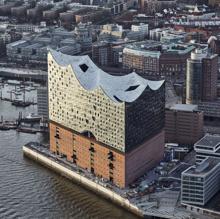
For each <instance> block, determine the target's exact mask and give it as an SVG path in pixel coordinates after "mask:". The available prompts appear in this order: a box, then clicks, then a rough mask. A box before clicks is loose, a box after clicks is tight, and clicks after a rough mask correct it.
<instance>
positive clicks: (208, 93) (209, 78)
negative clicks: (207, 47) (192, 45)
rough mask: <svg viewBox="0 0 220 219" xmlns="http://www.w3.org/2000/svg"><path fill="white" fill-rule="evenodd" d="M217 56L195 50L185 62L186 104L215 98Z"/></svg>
mask: <svg viewBox="0 0 220 219" xmlns="http://www.w3.org/2000/svg"><path fill="white" fill-rule="evenodd" d="M217 76H218V55H217V54H214V55H213V54H209V52H207V51H202V50H198V49H196V50H195V51H194V52H192V53H191V58H190V59H188V60H187V74H186V103H188V104H198V103H199V102H201V101H213V100H215V99H216V97H217Z"/></svg>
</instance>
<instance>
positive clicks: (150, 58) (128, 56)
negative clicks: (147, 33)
mask: <svg viewBox="0 0 220 219" xmlns="http://www.w3.org/2000/svg"><path fill="white" fill-rule="evenodd" d="M193 49H194V47H193V46H190V45H185V44H173V43H171V44H162V43H160V42H157V41H152V40H149V41H143V42H140V43H134V44H129V45H127V46H126V48H124V50H123V68H125V69H135V70H136V71H137V72H138V73H140V75H141V76H142V77H146V78H147V77H152V78H158V77H165V78H167V79H173V80H179V79H180V80H184V79H185V77H186V60H187V58H189V57H190V53H191V51H192V50H193Z"/></svg>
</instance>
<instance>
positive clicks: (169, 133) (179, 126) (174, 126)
mask: <svg viewBox="0 0 220 219" xmlns="http://www.w3.org/2000/svg"><path fill="white" fill-rule="evenodd" d="M202 136H203V112H202V111H199V110H198V106H197V105H190V104H176V105H174V106H172V107H170V108H168V109H166V114H165V141H166V142H170V143H178V144H180V145H187V146H192V145H194V144H195V143H196V142H197V141H198V140H199V139H201V137H202Z"/></svg>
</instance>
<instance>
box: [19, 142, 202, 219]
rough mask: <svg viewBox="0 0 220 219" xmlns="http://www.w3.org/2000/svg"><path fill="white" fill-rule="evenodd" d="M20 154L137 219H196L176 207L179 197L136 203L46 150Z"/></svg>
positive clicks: (34, 146)
mask: <svg viewBox="0 0 220 219" xmlns="http://www.w3.org/2000/svg"><path fill="white" fill-rule="evenodd" d="M23 153H24V155H25V156H27V157H29V158H31V159H33V160H35V161H37V162H39V163H40V164H43V165H44V166H46V167H48V168H49V169H51V170H53V171H55V172H57V173H58V174H60V175H62V176H65V177H67V178H68V179H70V180H71V181H74V182H76V183H77V184H80V185H82V186H84V187H86V188H88V189H90V190H92V191H94V192H95V193H97V194H99V195H101V196H103V197H105V198H106V199H109V200H111V201H112V202H114V203H115V204H117V205H120V206H121V207H123V208H125V209H127V210H128V211H130V212H132V213H134V214H136V215H138V216H139V217H142V218H145V217H146V218H150V217H152V218H157V217H158V218H159V217H160V218H169V219H186V218H190V217H192V216H193V217H194V218H199V217H196V215H195V214H192V213H191V212H190V211H188V210H186V209H184V208H182V207H181V206H176V197H177V198H178V195H179V194H178V193H176V192H170V191H169V192H162V193H155V194H153V195H151V196H144V197H142V199H141V200H138V201H137V199H136V198H135V197H129V198H128V197H126V195H125V194H126V193H129V192H130V191H129V189H126V190H121V189H119V188H117V189H116V188H114V187H113V186H109V185H108V184H107V183H103V182H100V181H98V180H97V179H96V178H95V177H93V178H91V175H89V176H88V175H86V174H85V173H84V172H82V171H81V170H80V169H76V167H75V166H74V165H73V164H72V163H69V162H67V161H65V160H63V159H61V158H59V157H57V156H55V155H53V154H52V153H50V151H49V150H48V148H46V147H42V146H39V145H37V144H36V143H28V144H27V145H25V146H23ZM157 197H159V200H160V203H158V202H157Z"/></svg>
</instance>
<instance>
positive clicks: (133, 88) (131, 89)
mask: <svg viewBox="0 0 220 219" xmlns="http://www.w3.org/2000/svg"><path fill="white" fill-rule="evenodd" d="M139 86H140V85H133V86H130V87H129V88H128V89H127V90H126V91H133V90H135V89H137V88H138V87H139Z"/></svg>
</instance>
